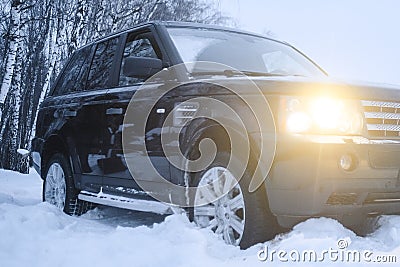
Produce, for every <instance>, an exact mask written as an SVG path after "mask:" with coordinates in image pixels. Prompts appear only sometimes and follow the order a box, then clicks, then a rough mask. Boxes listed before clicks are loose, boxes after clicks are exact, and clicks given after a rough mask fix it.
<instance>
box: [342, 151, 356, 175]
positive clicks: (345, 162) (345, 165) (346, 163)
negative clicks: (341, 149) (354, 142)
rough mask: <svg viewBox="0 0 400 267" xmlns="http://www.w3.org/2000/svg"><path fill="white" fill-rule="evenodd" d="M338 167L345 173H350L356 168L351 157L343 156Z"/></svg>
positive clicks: (353, 158) (354, 161) (354, 160)
mask: <svg viewBox="0 0 400 267" xmlns="http://www.w3.org/2000/svg"><path fill="white" fill-rule="evenodd" d="M339 165H340V167H341V168H342V169H343V170H345V171H352V170H354V169H355V168H356V159H355V157H354V156H352V155H349V154H345V155H343V156H341V157H340V160H339Z"/></svg>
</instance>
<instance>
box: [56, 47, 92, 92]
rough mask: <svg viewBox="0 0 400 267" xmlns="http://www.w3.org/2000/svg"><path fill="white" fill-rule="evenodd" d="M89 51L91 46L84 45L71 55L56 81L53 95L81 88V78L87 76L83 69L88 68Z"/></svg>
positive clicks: (82, 85)
mask: <svg viewBox="0 0 400 267" xmlns="http://www.w3.org/2000/svg"><path fill="white" fill-rule="evenodd" d="M91 51H92V49H91V47H84V48H82V49H80V50H78V51H76V52H75V53H74V54H73V55H72V57H71V59H70V60H69V62H68V63H67V66H66V67H65V69H64V71H63V73H62V74H61V76H60V78H59V80H58V82H57V85H56V87H55V90H54V93H53V95H54V96H57V95H63V94H68V93H73V92H79V91H81V90H83V87H84V84H82V80H84V79H85V78H86V76H87V71H85V69H87V68H88V65H89V58H90V54H91ZM85 73H86V75H85Z"/></svg>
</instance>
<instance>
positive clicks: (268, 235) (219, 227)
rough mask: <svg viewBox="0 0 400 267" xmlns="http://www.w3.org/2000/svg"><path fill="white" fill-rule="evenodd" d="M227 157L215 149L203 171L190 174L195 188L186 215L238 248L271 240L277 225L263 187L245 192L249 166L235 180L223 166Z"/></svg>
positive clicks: (248, 180) (249, 177) (224, 153)
mask: <svg viewBox="0 0 400 267" xmlns="http://www.w3.org/2000/svg"><path fill="white" fill-rule="evenodd" d="M229 159H230V154H229V153H227V152H218V153H217V156H216V158H215V160H214V162H213V163H212V164H211V165H210V166H208V167H207V169H206V170H204V171H202V172H199V173H196V174H195V175H194V179H193V182H194V183H195V186H197V187H198V188H197V190H196V193H195V199H194V207H193V209H191V210H190V211H189V217H191V218H192V219H193V221H194V222H195V223H196V224H197V225H198V226H200V227H202V228H209V229H211V230H212V231H214V232H215V233H216V234H217V235H218V236H220V238H222V239H223V240H224V241H225V242H226V243H227V244H230V245H236V246H240V247H241V248H247V247H249V246H251V245H253V244H256V243H258V242H263V241H266V240H269V239H272V238H273V237H274V236H275V235H276V234H277V233H279V232H280V231H281V228H280V227H279V225H278V223H277V220H276V217H275V216H274V215H273V214H272V213H271V211H270V209H269V205H268V200H267V196H266V192H265V188H264V187H263V186H261V187H260V188H258V189H257V190H256V191H254V192H249V191H248V188H249V183H250V180H251V178H252V176H251V174H252V172H251V171H252V170H251V167H248V169H247V170H246V171H245V173H244V175H243V177H241V179H239V178H238V177H235V175H234V173H232V172H231V171H230V170H228V169H227V163H228V162H229ZM237 181H239V182H237ZM205 185H208V186H205ZM199 203H201V205H198V204H199ZM204 203H207V204H204Z"/></svg>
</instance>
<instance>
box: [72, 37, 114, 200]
mask: <svg viewBox="0 0 400 267" xmlns="http://www.w3.org/2000/svg"><path fill="white" fill-rule="evenodd" d="M119 41H120V37H119V36H117V37H112V38H109V39H107V40H104V41H101V42H99V43H97V44H96V45H95V46H94V47H93V49H94V52H93V57H92V61H91V64H88V67H87V70H85V71H86V74H85V77H87V78H86V79H85V84H84V89H83V92H82V93H81V94H80V95H79V97H80V100H79V102H80V103H81V107H80V110H79V112H78V113H77V114H76V119H75V121H76V123H75V125H74V126H75V128H76V131H75V132H76V136H75V140H76V141H75V142H76V152H77V155H78V158H79V163H80V167H81V168H80V169H81V186H80V188H81V189H84V190H89V191H96V192H98V191H99V190H100V188H101V186H102V183H103V181H102V179H103V174H104V170H103V169H102V166H101V162H102V159H104V158H105V157H106V156H107V142H106V140H107V137H108V133H107V132H108V127H107V122H106V105H107V102H108V101H109V98H108V96H107V90H108V89H109V88H111V87H113V86H115V79H114V78H113V77H114V73H113V69H114V67H115V60H116V53H117V50H118V47H119Z"/></svg>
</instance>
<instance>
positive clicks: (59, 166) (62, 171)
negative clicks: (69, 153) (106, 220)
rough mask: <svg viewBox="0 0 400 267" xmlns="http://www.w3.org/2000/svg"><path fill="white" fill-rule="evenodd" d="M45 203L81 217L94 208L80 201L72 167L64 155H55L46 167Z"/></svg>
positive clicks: (43, 193)
mask: <svg viewBox="0 0 400 267" xmlns="http://www.w3.org/2000/svg"><path fill="white" fill-rule="evenodd" d="M45 173H46V175H45V177H44V180H43V192H42V197H43V201H45V202H49V203H50V204H52V205H55V206H56V207H57V208H59V209H60V210H62V211H63V212H65V213H66V214H68V215H76V216H79V215H81V214H83V213H85V212H87V211H88V210H89V209H91V208H92V203H90V202H87V201H83V200H79V199H78V195H79V191H78V190H77V189H76V188H75V186H74V179H73V175H72V169H71V165H70V163H69V162H68V160H67V159H66V157H65V156H64V155H63V154H60V153H57V154H54V155H53V156H52V157H51V159H50V161H49V162H48V164H47V167H46V172H45Z"/></svg>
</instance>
